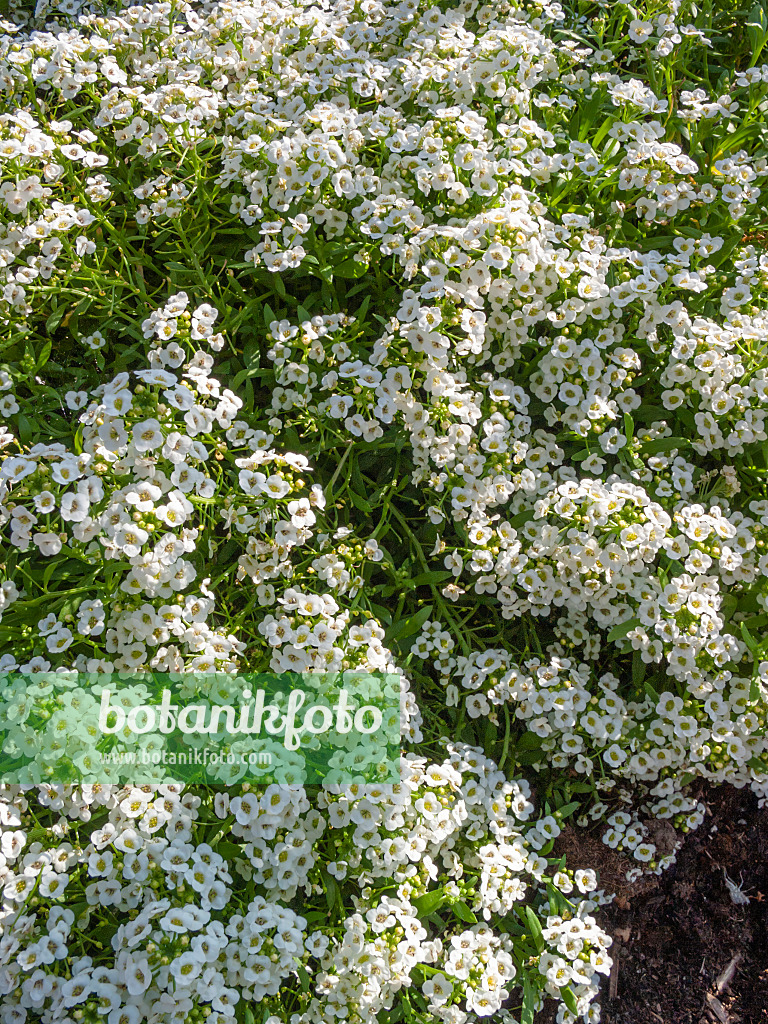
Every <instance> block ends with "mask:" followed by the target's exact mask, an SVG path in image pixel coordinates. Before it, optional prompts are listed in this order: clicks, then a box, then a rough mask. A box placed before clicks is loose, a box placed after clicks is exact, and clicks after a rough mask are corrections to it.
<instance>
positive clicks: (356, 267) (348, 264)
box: [335, 259, 368, 280]
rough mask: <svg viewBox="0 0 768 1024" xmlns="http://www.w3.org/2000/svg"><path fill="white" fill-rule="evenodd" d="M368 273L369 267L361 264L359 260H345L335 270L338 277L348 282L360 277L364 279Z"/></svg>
mask: <svg viewBox="0 0 768 1024" xmlns="http://www.w3.org/2000/svg"><path fill="white" fill-rule="evenodd" d="M367 273H368V267H367V265H366V264H365V263H359V262H358V261H357V260H354V259H353V260H344V262H343V263H340V264H339V265H338V266H337V267H336V268H335V274H336V276H337V277H343V278H346V279H347V280H350V279H351V280H355V279H357V278H359V277H364V276H365V275H366V274H367Z"/></svg>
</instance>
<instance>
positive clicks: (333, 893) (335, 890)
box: [322, 871, 341, 910]
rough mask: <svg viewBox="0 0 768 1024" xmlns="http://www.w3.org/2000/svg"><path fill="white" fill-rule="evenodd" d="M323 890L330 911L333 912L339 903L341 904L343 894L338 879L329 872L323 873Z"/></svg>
mask: <svg viewBox="0 0 768 1024" xmlns="http://www.w3.org/2000/svg"><path fill="white" fill-rule="evenodd" d="M322 877H323V888H324V889H325V902H326V903H327V904H328V909H329V910H333V908H334V907H335V906H336V904H337V903H341V892H340V890H339V886H338V884H337V883H336V879H335V878H334V877H333V875H331V874H330V873H329V872H328V871H323V872H322Z"/></svg>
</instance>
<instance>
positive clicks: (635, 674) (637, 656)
mask: <svg viewBox="0 0 768 1024" xmlns="http://www.w3.org/2000/svg"><path fill="white" fill-rule="evenodd" d="M647 671H648V666H647V665H646V663H645V662H644V661H643V656H642V654H641V653H640V651H633V653H632V683H633V685H634V686H642V684H643V680H644V679H645V673H646V672H647Z"/></svg>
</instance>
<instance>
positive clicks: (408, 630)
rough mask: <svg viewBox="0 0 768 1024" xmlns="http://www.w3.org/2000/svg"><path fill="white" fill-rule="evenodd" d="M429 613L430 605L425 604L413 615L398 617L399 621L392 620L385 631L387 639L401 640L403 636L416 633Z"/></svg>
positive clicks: (430, 611) (430, 612) (430, 610)
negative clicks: (403, 617) (405, 617)
mask: <svg viewBox="0 0 768 1024" xmlns="http://www.w3.org/2000/svg"><path fill="white" fill-rule="evenodd" d="M431 614H432V605H431V604H425V605H424V607H423V608H420V609H419V610H418V611H417V612H416V614H415V615H411V616H410V617H409V618H407V619H400V621H399V622H394V623H393V624H392V626H391V627H390V628H389V630H388V632H387V639H388V640H402V639H403V637H406V636H411V634H413V633H417V632H418V631H419V630H420V629H421V627H422V626H423V625H424V623H425V622H426V621H427V619H428V618H429V616H430V615H431Z"/></svg>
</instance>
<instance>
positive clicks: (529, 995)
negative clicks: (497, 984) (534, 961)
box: [520, 974, 536, 1024]
mask: <svg viewBox="0 0 768 1024" xmlns="http://www.w3.org/2000/svg"><path fill="white" fill-rule="evenodd" d="M535 1014H536V990H535V989H534V987H533V985H532V984H531V982H530V979H529V978H528V975H527V974H526V975H525V977H524V978H523V1005H522V1008H521V1010H520V1024H533V1020H534V1016H535Z"/></svg>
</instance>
